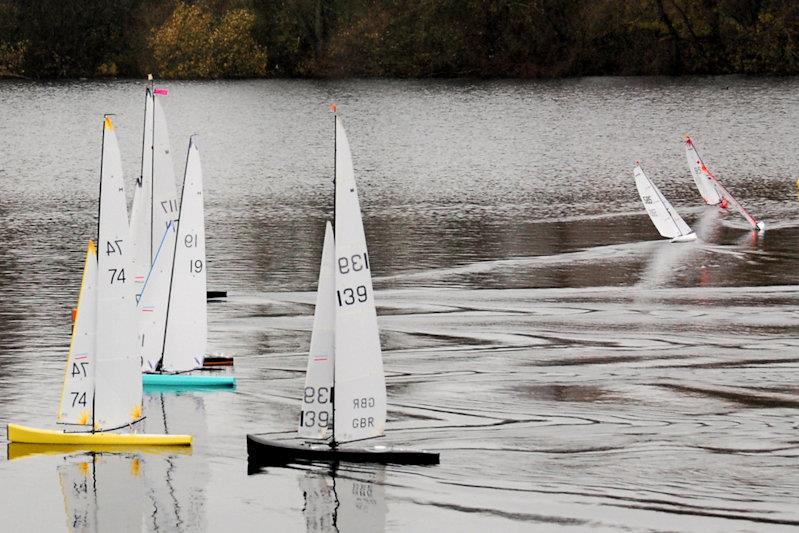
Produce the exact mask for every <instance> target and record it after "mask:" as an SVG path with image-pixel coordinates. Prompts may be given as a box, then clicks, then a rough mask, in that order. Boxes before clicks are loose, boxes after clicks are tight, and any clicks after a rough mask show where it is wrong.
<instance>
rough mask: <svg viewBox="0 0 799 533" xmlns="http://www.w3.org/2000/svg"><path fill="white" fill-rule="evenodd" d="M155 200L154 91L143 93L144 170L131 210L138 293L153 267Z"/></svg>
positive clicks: (133, 260)
mask: <svg viewBox="0 0 799 533" xmlns="http://www.w3.org/2000/svg"><path fill="white" fill-rule="evenodd" d="M152 203H153V93H152V92H151V91H150V88H149V87H148V88H147V89H146V91H145V93H144V129H143V132H142V144H141V174H140V175H139V179H138V180H136V188H135V190H134V192H133V207H132V209H131V214H130V239H131V248H132V250H133V254H132V257H131V268H132V269H133V270H132V272H133V282H134V285H135V291H136V294H141V291H142V288H143V286H144V280H145V278H146V277H147V272H149V270H150V265H151V263H152V257H151V256H150V253H151V249H150V216H151V214H150V212H151V207H150V206H151V205H152Z"/></svg>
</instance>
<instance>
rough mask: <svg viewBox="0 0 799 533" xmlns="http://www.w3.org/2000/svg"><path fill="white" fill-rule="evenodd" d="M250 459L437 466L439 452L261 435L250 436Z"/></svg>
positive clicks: (260, 461)
mask: <svg viewBox="0 0 799 533" xmlns="http://www.w3.org/2000/svg"><path fill="white" fill-rule="evenodd" d="M247 459H248V461H249V462H250V463H251V464H252V463H254V464H259V465H281V464H286V463H291V462H298V461H299V462H317V461H321V462H331V461H347V462H352V463H394V464H410V465H437V464H438V453H436V452H427V451H424V450H409V449H407V448H391V447H388V446H365V447H357V448H355V447H352V448H350V447H346V448H342V447H335V448H331V447H330V446H328V445H327V444H309V443H305V442H297V441H278V440H269V439H265V438H262V437H259V436H257V435H247Z"/></svg>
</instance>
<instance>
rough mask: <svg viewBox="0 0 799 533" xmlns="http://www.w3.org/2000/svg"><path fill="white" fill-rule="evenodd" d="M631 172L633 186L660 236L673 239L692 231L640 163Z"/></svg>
mask: <svg viewBox="0 0 799 533" xmlns="http://www.w3.org/2000/svg"><path fill="white" fill-rule="evenodd" d="M633 174H634V176H635V186H636V187H637V188H638V194H639V195H640V196H641V201H642V202H643V203H644V207H645V208H646V212H647V214H648V215H649V218H651V219H652V223H653V224H654V225H655V227H656V228H657V230H658V232H659V233H660V234H661V235H662V236H664V237H668V238H670V239H673V238H675V237H680V236H685V235H689V234H691V233H693V231H692V230H691V228H690V227H688V224H686V223H685V221H684V220H683V219H682V217H681V216H680V215H679V213H677V212H676V211H675V210H674V208H673V207H672V206H671V204H670V203H669V201H668V200H666V198H665V197H664V196H663V194H661V192H660V190H659V189H658V188H657V187H656V186H655V184H654V183H652V180H650V179H649V177H648V176H647V175H646V174H645V173H644V171H643V169H642V168H641V166H640V165H636V166H635V168H634V169H633Z"/></svg>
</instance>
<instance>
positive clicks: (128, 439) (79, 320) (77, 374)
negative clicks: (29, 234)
mask: <svg viewBox="0 0 799 533" xmlns="http://www.w3.org/2000/svg"><path fill="white" fill-rule="evenodd" d="M98 219H99V220H98V231H97V233H98V235H97V238H98V242H99V243H101V248H100V250H98V249H97V248H96V247H95V245H94V243H93V242H89V245H88V249H87V251H86V262H85V266H84V270H83V280H82V282H81V290H80V296H79V299H78V311H77V316H76V321H75V326H74V328H73V332H72V343H71V346H70V351H69V357H68V359H67V367H66V372H65V376H64V387H63V391H62V394H61V403H60V405H59V410H58V422H59V423H62V424H71V425H77V426H83V427H84V428H86V429H85V430H84V432H59V431H50V430H40V429H34V428H26V427H23V426H18V425H16V424H9V425H8V440H9V441H11V442H27V443H37V444H84V445H105V444H115V445H139V444H141V445H189V444H191V436H190V435H144V434H132V433H128V434H118V433H105V431H110V430H113V429H120V428H124V427H129V426H131V425H132V424H134V423H136V422H138V421H139V420H141V419H142V381H141V370H140V365H139V358H138V356H137V353H136V299H135V293H134V288H133V283H132V282H131V278H130V277H129V276H130V271H131V268H130V248H129V246H128V244H129V243H130V239H129V227H128V220H127V219H128V215H127V207H126V203H125V189H124V185H123V182H122V160H121V158H120V154H119V146H118V144H117V139H116V134H115V133H114V127H113V124H112V123H111V119H110V118H109V117H108V116H106V117H105V120H104V124H103V151H102V162H101V170H100V206H99V217H98Z"/></svg>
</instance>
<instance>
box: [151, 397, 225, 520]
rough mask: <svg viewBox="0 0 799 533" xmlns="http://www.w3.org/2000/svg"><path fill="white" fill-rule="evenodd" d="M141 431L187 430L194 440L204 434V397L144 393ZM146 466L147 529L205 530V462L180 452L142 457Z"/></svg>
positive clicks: (203, 436)
mask: <svg viewBox="0 0 799 533" xmlns="http://www.w3.org/2000/svg"><path fill="white" fill-rule="evenodd" d="M144 402H145V408H146V411H147V418H145V419H144V431H147V432H148V433H162V432H163V433H176V432H178V433H179V432H184V431H189V430H190V431H191V432H192V433H193V434H194V435H195V436H196V437H197V438H198V439H203V440H205V436H206V435H207V427H206V413H205V400H204V398H203V396H202V395H198V394H168V393H158V394H151V393H147V394H145V395H144ZM144 461H145V463H146V466H147V487H148V488H147V494H146V501H147V505H146V507H147V509H149V511H150V512H149V513H147V514H146V516H145V518H144V523H145V526H146V528H147V529H149V530H153V531H191V532H194V531H205V530H206V528H207V526H206V523H205V501H206V495H205V487H206V485H207V484H208V478H209V471H208V465H207V463H206V462H205V461H199V462H198V461H192V460H191V458H190V457H185V456H181V455H175V454H173V455H160V456H151V455H147V456H145V457H144Z"/></svg>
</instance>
